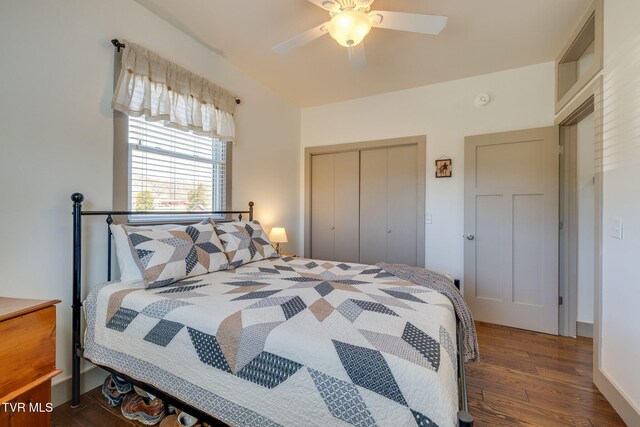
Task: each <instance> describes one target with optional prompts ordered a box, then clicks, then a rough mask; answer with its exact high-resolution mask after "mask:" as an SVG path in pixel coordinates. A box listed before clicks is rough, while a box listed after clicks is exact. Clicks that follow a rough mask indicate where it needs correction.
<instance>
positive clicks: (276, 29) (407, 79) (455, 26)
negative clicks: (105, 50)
mask: <svg viewBox="0 0 640 427" xmlns="http://www.w3.org/2000/svg"><path fill="white" fill-rule="evenodd" d="M136 1H137V2H138V3H140V4H142V5H143V6H145V7H146V8H148V9H149V10H151V11H152V12H154V13H155V14H157V15H158V16H160V17H161V18H163V19H165V20H166V21H168V22H169V23H171V24H173V25H174V26H176V27H178V28H179V29H181V30H182V31H184V32H185V33H187V34H189V35H190V36H191V37H193V38H195V39H196V40H198V41H199V42H201V43H203V44H205V45H206V46H208V47H209V48H211V49H212V50H214V51H215V52H217V53H219V54H221V55H223V56H224V57H225V58H227V60H229V61H230V62H231V63H233V64H235V65H236V66H237V67H239V68H240V69H242V70H244V71H245V72H246V73H247V74H249V75H251V76H252V77H253V78H255V79H256V80H258V81H260V82H262V83H263V84H265V85H266V86H268V87H270V88H271V89H273V90H274V91H275V92H277V93H279V94H280V95H282V96H283V97H285V98H287V99H289V100H290V101H292V102H294V103H296V104H298V105H300V106H302V107H307V106H313V105H319V104H326V103H329V102H335V101H341V100H345V99H351V98H357V97H362V96H368V95H374V94H379V93H384V92H390V91H394V90H400V89H407V88H411V87H417V86H424V85H428V84H432V83H437V82H443V81H448V80H455V79H460V78H464V77H469V76H474V75H480V74H486V73H490V72H494V71H500V70H507V69H510V68H517V67H522V66H526V65H531V64H537V63H541V62H545V61H550V60H553V59H554V58H555V56H556V55H557V54H558V52H559V51H560V49H561V48H562V46H563V45H564V43H565V41H566V39H568V38H569V37H570V35H571V33H572V31H573V29H574V26H575V25H577V23H578V21H579V20H580V18H581V17H582V15H583V13H584V12H585V11H586V9H587V7H588V6H589V4H590V3H591V0H482V1H480V0H428V1H427V0H376V1H375V2H374V3H373V5H372V9H374V10H375V9H378V10H393V11H401V12H415V13H429V14H435V15H446V16H448V17H449V23H448V25H447V27H446V28H445V29H444V31H443V32H442V33H441V34H440V35H439V36H428V35H422V34H414V33H407V32H402V31H392V30H385V29H379V28H373V29H372V30H371V33H369V35H367V37H366V38H365V46H366V53H367V66H366V67H365V68H364V69H360V70H353V69H352V68H351V66H350V64H349V61H348V54H347V50H346V48H344V47H341V46H339V45H338V44H337V43H336V42H335V41H334V40H333V39H331V37H330V36H329V35H325V36H323V37H321V38H320V39H317V40H315V41H313V42H311V43H309V44H307V45H305V46H304V47H302V48H301V49H299V50H297V51H295V52H293V53H290V54H288V55H284V56H281V55H278V54H276V53H274V52H273V51H272V50H271V48H272V47H273V46H274V45H276V44H278V43H280V42H282V41H284V40H287V39H289V38H291V37H293V36H295V35H297V34H299V33H301V32H303V31H306V30H307V29H310V28H312V27H314V26H316V25H319V24H321V23H322V22H325V21H327V20H328V18H329V15H328V13H327V12H326V11H324V10H323V9H321V8H319V7H317V6H315V5H313V4H311V3H310V2H308V1H306V0H214V1H211V0H181V1H175V0H136Z"/></svg>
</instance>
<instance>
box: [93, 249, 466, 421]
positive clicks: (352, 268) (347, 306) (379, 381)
mask: <svg viewBox="0 0 640 427" xmlns="http://www.w3.org/2000/svg"><path fill="white" fill-rule="evenodd" d="M84 307H85V314H86V320H87V330H86V334H85V343H84V344H85V353H84V355H85V357H86V358H88V359H89V360H91V361H92V362H94V363H96V364H98V365H103V366H106V367H109V368H111V369H114V370H116V371H119V372H122V373H123V374H125V375H128V376H130V377H131V378H135V379H137V380H140V381H143V382H145V383H148V384H151V385H153V386H154V387H156V388H157V389H160V390H162V391H165V392H167V393H169V394H171V395H173V396H175V397H177V398H179V399H181V400H182V401H184V402H185V403H187V404H190V405H191V406H193V407H196V408H198V409H200V410H202V411H204V412H206V413H209V414H211V415H212V416H214V417H215V418H218V419H220V420H222V421H224V422H225V423H227V424H230V425H238V426H249V425H250V426H271V425H284V426H312V425H322V426H329V425H330V426H340V425H357V426H373V425H379V426H411V425H418V426H432V425H438V426H451V425H454V424H455V423H456V412H457V410H458V394H457V379H456V369H457V365H456V347H455V344H454V342H455V339H456V335H455V331H456V329H455V328H456V322H455V315H454V312H453V307H452V305H451V303H450V302H449V300H448V299H447V298H446V297H444V296H443V295H441V294H439V293H437V292H434V291H431V290H429V289H427V288H424V287H421V286H418V285H415V284H412V283H409V282H406V281H403V280H400V279H398V278H396V277H395V276H393V275H391V274H389V273H387V272H386V271H384V270H381V269H380V268H378V267H375V266H370V265H362V264H353V263H338V262H328V261H320V260H310V259H303V258H282V259H280V258H278V259H271V260H262V261H258V262H253V263H250V264H246V265H244V266H242V267H240V268H237V269H235V270H229V271H219V272H215V273H210V274H207V275H203V276H198V277H196V278H193V279H189V280H183V281H181V282H178V283H175V284H174V285H172V286H168V287H164V288H159V289H152V290H147V289H144V288H143V287H142V285H141V284H140V283H122V282H111V283H107V284H104V285H100V286H96V287H94V288H93V289H92V290H91V292H90V294H89V296H88V298H87V300H86V301H85V304H84Z"/></svg>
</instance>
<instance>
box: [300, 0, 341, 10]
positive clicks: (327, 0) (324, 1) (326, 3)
mask: <svg viewBox="0 0 640 427" xmlns="http://www.w3.org/2000/svg"><path fill="white" fill-rule="evenodd" d="M307 1H308V2H309V3H313V4H315V5H316V6H318V7H321V8H323V9H324V10H328V11H332V10H336V9H340V5H339V4H338V3H337V2H335V1H333V0H307Z"/></svg>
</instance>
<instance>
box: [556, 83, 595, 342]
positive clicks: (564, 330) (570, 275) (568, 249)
mask: <svg viewBox="0 0 640 427" xmlns="http://www.w3.org/2000/svg"><path fill="white" fill-rule="evenodd" d="M594 112H595V104H594V96H593V95H592V96H589V97H588V98H587V99H586V100H583V102H582V103H581V104H580V105H578V106H577V107H576V108H575V109H574V110H573V111H572V112H571V114H569V115H568V116H567V117H566V118H565V119H564V120H563V121H562V122H560V123H559V124H558V126H559V127H560V147H561V149H562V151H561V154H562V156H561V157H560V159H561V160H560V204H559V206H560V224H562V226H561V227H560V235H559V239H558V242H559V245H560V247H559V250H558V266H559V269H558V273H559V277H558V292H559V295H560V298H562V299H563V300H564V302H563V304H560V305H559V306H558V334H559V335H564V336H569V337H575V336H577V334H578V332H580V331H578V329H579V328H578V326H577V320H578V251H579V247H578V236H579V230H578V221H579V219H578V215H579V212H578V186H577V174H578V159H577V151H578V144H579V141H578V139H577V125H578V123H580V122H581V121H582V120H583V119H584V118H586V117H587V116H589V115H590V114H592V113H594ZM594 131H595V129H594ZM594 231H595V230H594ZM594 246H595V245H594ZM594 250H595V247H594ZM584 332H587V331H584ZM584 332H583V334H584ZM589 335H593V333H592V332H591V334H589Z"/></svg>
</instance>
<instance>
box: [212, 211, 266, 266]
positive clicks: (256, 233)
mask: <svg viewBox="0 0 640 427" xmlns="http://www.w3.org/2000/svg"><path fill="white" fill-rule="evenodd" d="M215 229H216V233H217V234H218V236H219V237H220V240H221V241H222V243H223V244H224V252H225V253H226V255H227V259H228V263H229V266H230V268H237V267H240V266H241V265H243V264H246V263H248V262H251V261H259V260H261V259H265V258H275V257H277V256H278V253H277V252H276V250H275V249H274V248H273V246H272V245H271V241H270V240H269V237H268V236H267V233H265V232H264V230H263V229H262V227H261V226H260V224H258V223H257V222H246V221H233V222H223V223H216V225H215Z"/></svg>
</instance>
